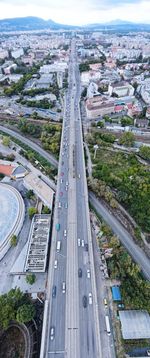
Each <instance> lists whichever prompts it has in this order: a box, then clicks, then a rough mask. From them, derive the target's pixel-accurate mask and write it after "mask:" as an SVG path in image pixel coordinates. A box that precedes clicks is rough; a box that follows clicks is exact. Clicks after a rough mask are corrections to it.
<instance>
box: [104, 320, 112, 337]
mask: <svg viewBox="0 0 150 358" xmlns="http://www.w3.org/2000/svg"><path fill="white" fill-rule="evenodd" d="M105 322H106V331H107V334H108V336H110V334H111V332H110V323H109V317H108V316H105Z"/></svg>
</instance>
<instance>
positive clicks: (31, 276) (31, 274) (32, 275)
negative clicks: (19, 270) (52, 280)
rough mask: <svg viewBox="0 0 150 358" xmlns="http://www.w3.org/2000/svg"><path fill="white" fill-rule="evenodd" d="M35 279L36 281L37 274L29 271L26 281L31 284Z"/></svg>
mask: <svg viewBox="0 0 150 358" xmlns="http://www.w3.org/2000/svg"><path fill="white" fill-rule="evenodd" d="M35 281H36V276H35V275H34V274H33V273H28V274H27V275H26V282H27V283H29V284H30V285H33V284H34V282H35Z"/></svg>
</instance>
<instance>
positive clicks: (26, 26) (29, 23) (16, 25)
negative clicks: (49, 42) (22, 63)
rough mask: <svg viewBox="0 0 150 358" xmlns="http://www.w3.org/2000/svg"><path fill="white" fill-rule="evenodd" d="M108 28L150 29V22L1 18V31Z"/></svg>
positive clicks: (110, 29)
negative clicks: (66, 22) (67, 22)
mask: <svg viewBox="0 0 150 358" xmlns="http://www.w3.org/2000/svg"><path fill="white" fill-rule="evenodd" d="M47 29H51V30H61V29H62V30H72V29H81V30H89V31H90V30H91V31H94V30H104V29H105V30H106V29H107V30H108V31H150V24H135V23H132V22H129V21H124V20H120V19H117V20H113V21H110V22H107V23H102V24H101V23H98V24H88V25H85V26H72V25H62V24H59V23H57V22H54V21H52V20H43V19H41V18H39V17H34V16H28V17H16V18H12V19H3V20H0V32H4V31H30V30H47Z"/></svg>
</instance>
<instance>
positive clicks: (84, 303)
mask: <svg viewBox="0 0 150 358" xmlns="http://www.w3.org/2000/svg"><path fill="white" fill-rule="evenodd" d="M82 303H83V307H84V308H86V307H87V304H88V301H87V296H85V295H84V296H83V298H82Z"/></svg>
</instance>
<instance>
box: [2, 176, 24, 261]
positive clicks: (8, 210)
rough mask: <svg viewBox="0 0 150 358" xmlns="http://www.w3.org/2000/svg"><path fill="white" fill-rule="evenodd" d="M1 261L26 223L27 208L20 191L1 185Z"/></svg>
mask: <svg viewBox="0 0 150 358" xmlns="http://www.w3.org/2000/svg"><path fill="white" fill-rule="evenodd" d="M0 203H1V214H0V260H1V259H2V258H3V257H4V255H5V254H6V253H7V251H8V249H9V248H10V246H11V245H10V240H11V237H12V236H13V235H16V236H17V235H18V234H19V232H20V230H21V228H22V226H23V222H24V217H25V206H24V201H23V199H22V196H21V195H20V193H19V191H18V190H16V189H15V188H14V187H12V186H11V185H8V184H4V183H0Z"/></svg>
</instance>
